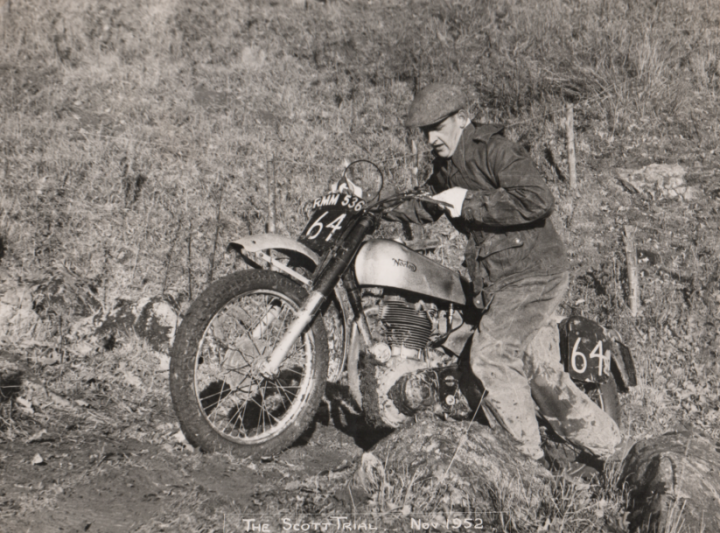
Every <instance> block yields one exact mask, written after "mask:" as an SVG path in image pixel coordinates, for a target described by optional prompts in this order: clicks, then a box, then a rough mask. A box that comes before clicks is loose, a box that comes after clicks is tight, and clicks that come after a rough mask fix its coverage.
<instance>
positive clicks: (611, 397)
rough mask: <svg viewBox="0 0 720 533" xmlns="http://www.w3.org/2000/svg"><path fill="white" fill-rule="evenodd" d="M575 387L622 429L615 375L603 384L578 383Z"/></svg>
mask: <svg viewBox="0 0 720 533" xmlns="http://www.w3.org/2000/svg"><path fill="white" fill-rule="evenodd" d="M576 385H577V386H578V387H579V388H580V389H581V390H582V391H583V392H584V393H585V394H587V395H588V396H589V397H590V399H591V400H592V401H593V402H595V404H597V406H598V407H600V409H602V410H603V411H605V412H606V413H607V414H608V415H610V418H612V419H613V420H614V421H615V423H616V424H617V425H618V427H619V428H620V429H622V427H623V420H622V418H623V416H622V408H621V407H620V397H619V395H618V384H617V382H616V381H615V375H614V374H613V375H611V377H610V379H608V380H607V381H606V382H605V383H600V384H590V383H578V382H576Z"/></svg>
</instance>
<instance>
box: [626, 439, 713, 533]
mask: <svg viewBox="0 0 720 533" xmlns="http://www.w3.org/2000/svg"><path fill="white" fill-rule="evenodd" d="M622 481H624V482H627V483H628V486H629V488H630V509H629V510H630V524H631V530H632V531H642V532H645V531H649V532H653V531H688V532H689V531H697V532H700V531H705V532H706V533H710V532H711V531H720V442H713V441H711V440H710V439H709V438H707V437H705V436H702V435H696V434H693V433H691V432H689V431H684V432H674V433H666V434H665V435H660V436H659V437H653V438H650V439H647V440H645V441H641V442H639V443H637V444H636V445H635V446H634V447H633V448H632V449H631V450H630V452H629V453H628V455H627V457H626V458H625V460H624V461H623V471H622V475H621V482H622Z"/></svg>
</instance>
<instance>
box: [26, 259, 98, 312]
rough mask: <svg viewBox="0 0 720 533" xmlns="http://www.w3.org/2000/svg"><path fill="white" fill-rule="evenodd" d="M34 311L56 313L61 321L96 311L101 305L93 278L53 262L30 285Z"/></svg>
mask: <svg viewBox="0 0 720 533" xmlns="http://www.w3.org/2000/svg"><path fill="white" fill-rule="evenodd" d="M33 299H34V302H35V311H36V312H37V313H38V315H40V317H42V318H50V319H53V318H54V317H60V318H61V319H62V320H63V321H64V322H66V323H67V322H72V321H73V319H75V318H85V317H90V316H93V315H95V314H96V313H99V311H100V309H101V308H102V305H101V304H100V302H99V301H98V298H97V288H96V287H95V286H94V284H93V282H92V281H91V280H89V279H86V278H84V277H82V276H80V275H79V274H76V273H75V272H73V271H71V270H70V269H68V268H67V267H66V266H65V265H60V264H58V265H54V266H53V267H52V268H51V269H49V270H48V271H47V272H46V273H45V276H43V279H42V280H39V281H36V283H35V284H34V285H33Z"/></svg>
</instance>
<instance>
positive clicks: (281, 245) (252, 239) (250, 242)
mask: <svg viewBox="0 0 720 533" xmlns="http://www.w3.org/2000/svg"><path fill="white" fill-rule="evenodd" d="M228 249H234V250H237V251H240V252H242V251H243V250H246V251H248V252H251V253H252V252H263V251H265V250H285V251H289V252H295V253H298V254H301V255H304V256H305V257H307V258H308V259H310V261H312V263H313V265H315V266H317V264H318V263H319V262H320V258H319V257H318V254H316V253H315V252H314V251H312V250H311V249H310V248H308V247H307V246H305V245H304V244H302V243H300V242H298V241H296V240H295V239H293V238H291V237H285V236H284V235H276V234H274V233H263V234H262V235H248V236H247V237H240V238H239V239H236V240H234V241H231V242H230V244H228Z"/></svg>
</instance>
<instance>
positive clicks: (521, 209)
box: [399, 121, 568, 293]
mask: <svg viewBox="0 0 720 533" xmlns="http://www.w3.org/2000/svg"><path fill="white" fill-rule="evenodd" d="M502 131H503V127H502V126H498V125H481V124H478V123H476V122H475V121H473V122H472V123H471V124H470V125H469V126H468V127H467V128H465V130H464V131H463V134H462V137H461V138H460V142H459V143H458V147H457V149H456V150H455V153H454V154H453V156H452V158H451V159H444V158H440V157H438V158H436V159H435V161H434V162H433V173H432V175H431V176H430V179H429V180H428V182H427V185H428V186H429V188H430V190H431V192H432V193H438V192H441V191H444V190H446V189H449V188H452V187H462V188H465V189H468V193H467V196H466V197H465V202H464V203H463V208H462V214H461V215H460V217H458V218H455V219H450V220H451V222H452V223H453V225H454V226H455V227H456V228H457V229H458V230H459V231H460V232H462V233H464V234H466V235H467V236H468V246H467V250H466V263H467V267H468V271H469V273H470V275H471V277H472V278H473V284H474V285H475V292H476V293H478V292H480V290H481V289H482V288H483V287H487V288H488V289H489V290H490V291H491V292H492V291H493V290H498V289H500V288H501V287H502V286H504V285H507V284H508V283H512V282H513V281H514V280H517V279H522V278H523V277H525V276H528V275H538V274H557V273H561V272H564V271H566V270H567V268H568V263H567V257H566V254H565V247H564V245H563V243H562V241H561V240H560V237H559V236H558V234H557V233H556V232H555V228H553V225H552V222H551V221H550V219H549V218H548V217H549V215H550V213H551V212H552V209H553V205H554V200H553V196H552V193H551V192H550V190H549V189H548V187H547V185H546V184H545V181H544V180H543V178H542V177H541V176H540V174H539V173H538V171H537V169H536V168H535V165H534V164H533V162H532V160H531V159H530V157H529V156H528V154H527V152H525V150H523V148H522V147H521V146H519V145H518V144H516V143H513V142H511V141H509V140H508V139H506V138H505V137H503V136H502V135H501V133H502ZM426 205H427V204H426ZM426 205H423V204H422V203H420V202H413V203H412V204H410V205H407V206H405V208H403V209H402V210H401V211H402V213H404V214H405V215H406V216H400V217H399V218H404V219H406V220H408V221H410V222H416V223H427V222H431V221H434V220H437V218H438V217H439V216H440V214H442V212H438V211H436V210H433V209H432V208H431V207H430V208H429V209H426Z"/></svg>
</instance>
